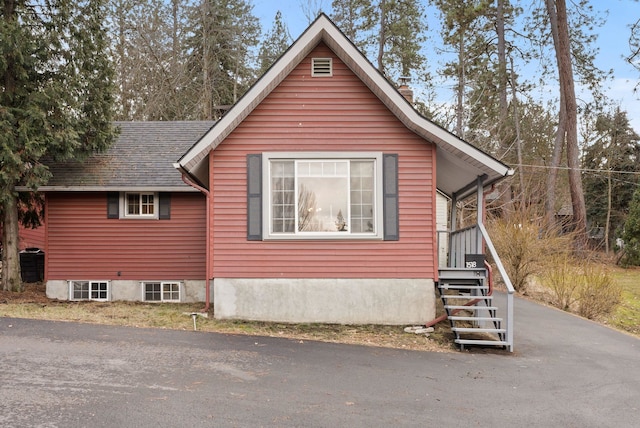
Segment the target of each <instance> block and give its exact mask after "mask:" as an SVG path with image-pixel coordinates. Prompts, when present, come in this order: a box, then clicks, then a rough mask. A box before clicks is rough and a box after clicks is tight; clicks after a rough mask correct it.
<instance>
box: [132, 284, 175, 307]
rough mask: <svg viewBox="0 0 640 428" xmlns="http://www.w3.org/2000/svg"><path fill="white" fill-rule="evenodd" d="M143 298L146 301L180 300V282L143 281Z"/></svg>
mask: <svg viewBox="0 0 640 428" xmlns="http://www.w3.org/2000/svg"><path fill="white" fill-rule="evenodd" d="M141 284H142V300H143V301H145V302H179V301H180V288H181V287H180V282H175V281H172V282H164V281H147V282H142V283H141Z"/></svg>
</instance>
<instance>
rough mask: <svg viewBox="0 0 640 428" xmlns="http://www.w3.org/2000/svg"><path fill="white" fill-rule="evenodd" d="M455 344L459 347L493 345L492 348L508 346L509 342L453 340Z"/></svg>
mask: <svg viewBox="0 0 640 428" xmlns="http://www.w3.org/2000/svg"><path fill="white" fill-rule="evenodd" d="M455 343H457V344H459V345H494V346H508V345H509V342H506V341H504V340H476V339H455Z"/></svg>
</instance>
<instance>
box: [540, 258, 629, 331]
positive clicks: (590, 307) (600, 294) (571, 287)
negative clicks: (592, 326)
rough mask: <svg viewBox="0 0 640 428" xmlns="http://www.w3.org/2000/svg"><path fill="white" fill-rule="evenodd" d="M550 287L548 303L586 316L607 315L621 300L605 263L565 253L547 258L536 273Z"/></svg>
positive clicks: (617, 288) (619, 288)
mask: <svg viewBox="0 0 640 428" xmlns="http://www.w3.org/2000/svg"><path fill="white" fill-rule="evenodd" d="M540 279H541V282H542V284H543V285H544V286H546V287H547V288H548V289H549V290H550V291H551V304H552V305H554V306H556V307H558V308H560V309H563V310H566V311H571V312H576V313H577V314H578V315H580V316H583V317H585V318H589V319H595V318H598V317H601V316H604V315H607V314H609V313H611V312H613V310H614V309H615V308H616V307H617V306H618V304H619V303H620V302H621V300H622V288H621V287H620V286H619V285H618V284H616V283H615V282H614V281H613V277H612V276H611V275H610V273H609V271H608V270H607V269H606V267H604V266H602V265H600V264H596V263H592V262H590V261H589V260H586V259H577V258H575V257H571V256H566V257H558V258H556V259H554V260H550V261H549V263H548V264H547V268H546V269H545V271H544V273H543V274H542V275H541V276H540Z"/></svg>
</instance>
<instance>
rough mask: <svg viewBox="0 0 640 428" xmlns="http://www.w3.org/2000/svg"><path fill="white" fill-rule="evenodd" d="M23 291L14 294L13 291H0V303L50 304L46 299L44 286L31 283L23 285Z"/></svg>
mask: <svg viewBox="0 0 640 428" xmlns="http://www.w3.org/2000/svg"><path fill="white" fill-rule="evenodd" d="M23 287H24V291H22V292H21V293H14V292H13V291H3V290H0V303H42V304H46V303H50V302H51V299H48V298H47V295H46V290H45V288H46V287H45V284H43V283H33V284H23Z"/></svg>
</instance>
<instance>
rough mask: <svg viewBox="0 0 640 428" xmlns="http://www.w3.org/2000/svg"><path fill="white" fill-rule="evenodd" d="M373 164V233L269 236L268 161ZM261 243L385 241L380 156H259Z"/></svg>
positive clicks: (275, 234) (366, 154)
mask: <svg viewBox="0 0 640 428" xmlns="http://www.w3.org/2000/svg"><path fill="white" fill-rule="evenodd" d="M367 159H370V160H374V161H375V165H374V168H375V177H374V178H375V180H374V182H375V183H374V184H375V190H374V206H375V227H374V230H375V232H374V233H353V234H352V233H347V234H345V233H344V232H337V231H336V232H335V233H332V232H302V233H296V232H294V233H290V234H289V233H272V232H271V227H272V224H271V213H272V209H271V197H272V195H271V161H273V160H276V161H277V160H290V161H295V160H367ZM262 165H263V167H262V227H263V234H262V239H263V240H265V241H268V240H274V241H275V240H278V241H282V240H287V241H289V240H347V241H355V240H382V239H384V230H383V229H384V210H383V206H382V204H383V200H384V198H383V177H382V152H263V153H262Z"/></svg>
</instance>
